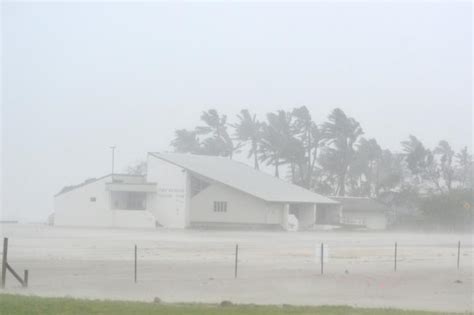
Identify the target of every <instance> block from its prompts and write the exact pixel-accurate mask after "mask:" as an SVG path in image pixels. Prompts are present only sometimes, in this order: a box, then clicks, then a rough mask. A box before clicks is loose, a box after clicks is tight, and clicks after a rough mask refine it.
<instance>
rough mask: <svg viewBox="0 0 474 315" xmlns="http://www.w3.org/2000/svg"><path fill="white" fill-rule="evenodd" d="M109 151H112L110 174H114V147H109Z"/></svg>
mask: <svg viewBox="0 0 474 315" xmlns="http://www.w3.org/2000/svg"><path fill="white" fill-rule="evenodd" d="M110 149H111V150H112V174H114V163H115V146H111V147H110Z"/></svg>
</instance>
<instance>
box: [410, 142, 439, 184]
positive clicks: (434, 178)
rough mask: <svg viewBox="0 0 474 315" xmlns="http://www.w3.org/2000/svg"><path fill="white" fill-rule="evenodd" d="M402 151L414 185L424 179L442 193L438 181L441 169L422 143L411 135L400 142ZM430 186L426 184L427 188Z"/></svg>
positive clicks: (421, 182) (431, 153)
mask: <svg viewBox="0 0 474 315" xmlns="http://www.w3.org/2000/svg"><path fill="white" fill-rule="evenodd" d="M402 147H403V151H404V154H405V160H406V162H407V167H408V169H409V170H410V172H411V173H412V175H414V176H415V179H416V182H415V183H414V184H415V185H422V184H423V181H424V180H426V181H427V183H428V184H431V185H434V187H435V188H436V190H438V191H439V192H440V193H443V192H444V191H443V188H442V186H441V183H440V179H441V171H440V168H439V165H438V163H437V161H436V159H435V155H434V154H433V152H431V151H430V150H429V149H427V148H425V146H424V145H423V143H422V142H421V141H420V140H418V138H416V137H415V136H413V135H410V136H409V139H408V140H406V141H403V142H402ZM429 187H430V186H427V188H429Z"/></svg>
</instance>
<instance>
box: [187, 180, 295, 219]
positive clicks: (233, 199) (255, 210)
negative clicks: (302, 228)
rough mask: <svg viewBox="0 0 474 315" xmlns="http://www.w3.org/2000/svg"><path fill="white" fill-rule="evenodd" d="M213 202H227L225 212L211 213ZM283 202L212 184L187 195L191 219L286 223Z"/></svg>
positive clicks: (212, 211)
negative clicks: (189, 196) (263, 198)
mask: <svg viewBox="0 0 474 315" xmlns="http://www.w3.org/2000/svg"><path fill="white" fill-rule="evenodd" d="M214 201H225V202H227V211H226V212H214ZM283 208H284V205H283V204H277V203H267V202H265V201H263V200H261V199H257V198H255V197H253V196H250V195H248V194H246V193H243V192H240V191H238V190H235V189H232V188H230V187H227V186H225V185H222V184H219V183H214V184H211V185H210V186H208V187H207V188H206V189H204V190H202V191H201V192H199V193H198V194H197V195H195V196H194V197H192V198H191V207H190V220H191V222H212V223H238V224H276V225H282V226H283V225H286V219H287V218H283Z"/></svg>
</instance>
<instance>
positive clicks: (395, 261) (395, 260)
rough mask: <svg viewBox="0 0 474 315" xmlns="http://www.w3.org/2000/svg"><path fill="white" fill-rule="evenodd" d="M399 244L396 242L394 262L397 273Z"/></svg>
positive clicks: (394, 269)
mask: <svg viewBox="0 0 474 315" xmlns="http://www.w3.org/2000/svg"><path fill="white" fill-rule="evenodd" d="M397 247H398V246H397V242H395V255H394V262H393V271H397Z"/></svg>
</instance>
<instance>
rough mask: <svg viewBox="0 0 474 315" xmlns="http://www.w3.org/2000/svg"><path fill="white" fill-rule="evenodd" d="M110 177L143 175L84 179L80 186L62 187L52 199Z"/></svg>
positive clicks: (131, 175)
mask: <svg viewBox="0 0 474 315" xmlns="http://www.w3.org/2000/svg"><path fill="white" fill-rule="evenodd" d="M111 176H129V177H144V176H143V175H133V174H120V173H113V174H112V173H110V174H107V175H104V176H101V177H99V178H95V177H94V178H89V179H86V180H85V181H83V182H82V183H80V184H77V185H70V186H64V187H63V188H62V189H61V191H59V192H58V193H57V194H56V195H54V197H57V196H59V195H62V194H65V193H68V192H70V191H73V190H75V189H77V188H80V187H83V186H86V185H89V184H92V183H95V182H97V181H99V180H101V179H104V178H107V177H111Z"/></svg>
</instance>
